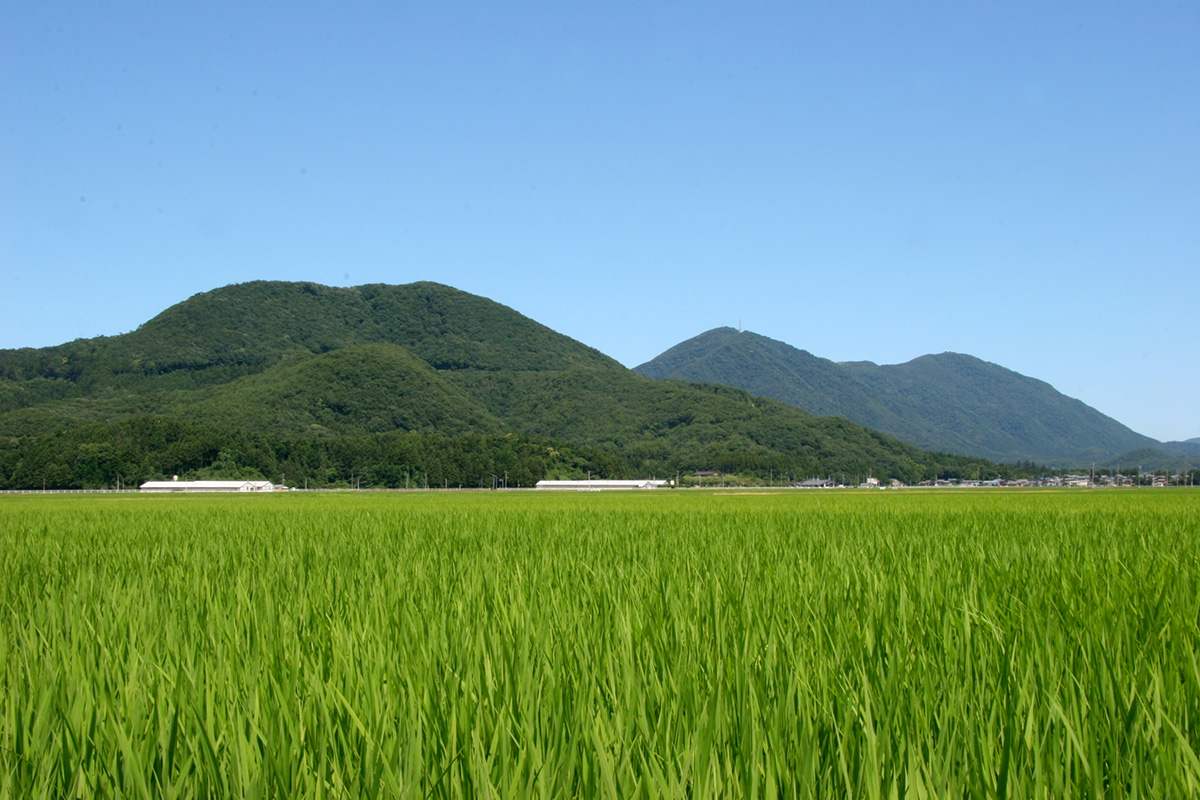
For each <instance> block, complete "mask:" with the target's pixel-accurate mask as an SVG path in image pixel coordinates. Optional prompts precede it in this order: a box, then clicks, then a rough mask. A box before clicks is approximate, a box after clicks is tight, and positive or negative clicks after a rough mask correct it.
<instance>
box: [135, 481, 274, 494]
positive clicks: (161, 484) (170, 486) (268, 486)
mask: <svg viewBox="0 0 1200 800" xmlns="http://www.w3.org/2000/svg"><path fill="white" fill-rule="evenodd" d="M138 488H139V489H141V490H142V491H143V492H273V491H275V484H273V483H271V482H270V481H146V482H145V483H143V484H142V485H141V486H139V487H138Z"/></svg>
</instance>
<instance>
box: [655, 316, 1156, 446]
mask: <svg viewBox="0 0 1200 800" xmlns="http://www.w3.org/2000/svg"><path fill="white" fill-rule="evenodd" d="M636 371H637V372H638V373H640V374H642V375H645V376H647V377H651V378H656V379H663V378H673V379H682V380H699V381H708V382H712V383H723V384H726V385H729V386H736V387H739V388H742V389H745V390H747V391H750V392H752V393H754V394H761V395H763V396H765V397H771V398H774V399H776V400H779V401H781V402H784V403H788V404H790V405H794V406H796V407H798V408H803V409H805V410H807V411H810V412H812V413H814V414H821V415H838V416H844V417H846V418H848V419H851V420H853V421H855V422H857V423H859V424H861V425H865V426H867V427H869V428H873V429H876V430H880V431H883V432H885V433H887V434H889V435H891V436H895V437H896V438H898V439H901V440H903V441H906V442H909V443H911V444H914V445H916V446H918V447H921V448H924V449H928V450H941V451H946V452H952V453H960V454H964V455H972V456H977V457H981V458H988V459H992V460H995V461H1019V460H1033V461H1039V462H1042V463H1051V464H1065V463H1086V462H1091V461H1101V462H1103V461H1107V460H1109V459H1111V458H1113V457H1115V456H1117V455H1118V454H1120V453H1124V452H1126V451H1129V450H1133V449H1135V448H1141V447H1158V446H1160V445H1159V443H1158V442H1156V441H1155V440H1153V439H1151V438H1149V437H1147V436H1142V435H1141V434H1138V433H1135V432H1134V431H1131V430H1130V429H1129V428H1126V427H1125V426H1124V425H1122V424H1120V423H1119V422H1117V421H1116V420H1114V419H1112V418H1110V417H1107V416H1105V415H1104V414H1101V413H1100V412H1099V411H1096V410H1095V409H1093V408H1091V407H1089V406H1087V405H1085V404H1084V403H1082V402H1080V401H1079V400H1075V399H1073V398H1070V397H1067V396H1066V395H1063V394H1061V393H1059V392H1058V391H1056V390H1055V389H1054V387H1053V386H1051V385H1050V384H1048V383H1045V382H1043V381H1039V380H1035V379H1033V378H1028V377H1026V376H1024V375H1020V374H1019V373H1016V372H1013V371H1012V370H1008V369H1005V368H1004V367H1000V366H998V365H996V364H991V363H989V362H986V361H982V360H980V359H978V358H975V357H973V356H969V355H962V354H959V353H942V354H940V355H926V356H921V357H920V358H916V359H913V360H912V361H909V362H907V363H905V364H894V365H884V366H880V365H877V364H873V363H871V362H869V361H855V362H844V363H836V362H833V361H829V360H828V359H824V358H818V357H817V356H814V355H812V354H811V353H808V352H806V351H804V350H800V349H797V348H795V347H792V346H791V345H788V344H785V343H783V342H779V341H776V340H774V339H769V338H767V337H765V336H760V335H758V334H755V333H750V332H748V331H747V332H739V331H737V330H735V329H733V328H717V329H715V330H711V331H708V332H707V333H703V334H701V335H699V336H697V337H695V338H693V339H689V340H688V341H686V342H683V343H681V344H679V345H676V346H675V347H672V348H671V349H669V350H667V351H666V352H664V353H663V354H662V355H660V356H658V357H657V358H655V359H653V360H652V361H650V362H648V363H646V364H643V365H641V366H639V367H637V368H636Z"/></svg>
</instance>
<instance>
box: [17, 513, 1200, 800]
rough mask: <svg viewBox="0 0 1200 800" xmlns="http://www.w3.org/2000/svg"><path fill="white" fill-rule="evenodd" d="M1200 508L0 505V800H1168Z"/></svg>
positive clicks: (1191, 774)
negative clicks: (306, 799)
mask: <svg viewBox="0 0 1200 800" xmlns="http://www.w3.org/2000/svg"><path fill="white" fill-rule="evenodd" d="M1198 626H1200V492H1195V491H1189V490H1182V489H1181V490H1170V489H1166V490H1124V491H1122V490H1109V491H1050V492H1020V491H1000V490H996V491H979V492H969V491H953V490H947V491H941V492H926V493H921V492H915V491H914V492H903V491H902V492H870V493H867V492H863V493H856V492H844V493H843V492H777V493H770V494H763V493H759V494H755V493H750V492H745V493H736V492H728V493H720V492H713V493H706V492H700V491H683V490H681V491H669V490H659V491H654V492H644V493H613V494H594V493H587V494H537V493H533V492H482V493H387V494H368V493H363V494H355V493H344V494H302V493H291V494H278V495H266V496H235V497H229V496H134V495H112V496H7V497H0V798H77V797H78V798H101V797H103V798H115V797H134V798H143V797H145V798H176V797H205V798H207V797H213V798H226V797H229V798H242V797H247V798H291V797H314V798H315V797H322V798H360V797H367V798H374V797H381V798H393V797H394V798H416V799H417V800H424V798H490V797H499V798H575V797H579V798H596V797H604V798H639V797H644V798H657V797H667V798H676V797H678V798H742V797H747V798H774V797H804V798H835V797H852V798H1068V797H1088V798H1110V797H1146V798H1151V797H1154V798H1188V797H1200V760H1198V758H1197V754H1198V753H1200V655H1198V653H1197V649H1198V645H1200V635H1198V634H1200V627H1198Z"/></svg>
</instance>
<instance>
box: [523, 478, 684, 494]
mask: <svg viewBox="0 0 1200 800" xmlns="http://www.w3.org/2000/svg"><path fill="white" fill-rule="evenodd" d="M668 483H670V481H652V480H648V479H641V480H633V481H538V482H537V488H538V489H559V490H563V491H573V492H600V491H604V490H606V489H657V488H658V487H660V486H666V485H667V484H668Z"/></svg>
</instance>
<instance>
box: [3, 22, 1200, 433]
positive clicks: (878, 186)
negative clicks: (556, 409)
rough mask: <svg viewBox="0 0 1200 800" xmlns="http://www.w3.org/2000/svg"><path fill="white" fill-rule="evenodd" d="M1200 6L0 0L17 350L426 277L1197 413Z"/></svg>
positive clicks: (520, 297)
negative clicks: (159, 319) (261, 283)
mask: <svg viewBox="0 0 1200 800" xmlns="http://www.w3.org/2000/svg"><path fill="white" fill-rule="evenodd" d="M1198 267H1200V3H1196V2H1190V1H1188V2H1181V3H1166V2H1148V3H1129V2H1120V3H1107V2H1071V3H1059V2H1028V3H1024V2H1022V3H986V2H960V1H959V0H955V1H954V2H946V3H854V2H814V3H808V2H771V3H742V2H737V3H735V2H729V3H703V2H686V3H683V2H680V3H654V2H651V3H574V2H566V3H551V2H536V3H521V2H504V3H500V2H495V3H492V2H488V3H457V2H436V3H434V2H429V3H419V2H402V3H391V2H378V3H361V2H338V3H333V2H311V3H282V2H262V3H245V2H237V3H225V2H206V3H162V2H144V3H130V2H122V1H121V0H116V1H114V2H106V3H98V2H59V1H57V0H34V1H32V2H31V1H30V0H6V2H4V3H2V4H0V347H21V346H33V347H40V346H45V345H51V344H58V343H61V342H64V341H68V340H71V339H74V338H77V337H90V336H96V335H100V334H105V335H112V334H117V333H122V332H125V331H129V330H132V329H133V328H136V327H137V326H138V325H139V324H141V323H142V322H144V321H146V320H147V319H149V318H150V317H152V316H154V315H155V314H157V313H158V312H160V311H162V310H163V309H165V308H167V307H168V306H170V305H172V304H174V303H177V302H180V301H182V300H184V299H186V298H187V297H189V296H191V295H193V294H195V293H198V292H203V291H208V290H210V289H214V288H216V287H219V286H224V285H227V284H230V283H238V282H242V281H247V280H255V279H279V280H311V281H317V282H320V283H326V284H331V285H339V286H350V285H358V284H363V283H376V282H385V283H408V282H411V281H415V280H433V281H438V282H441V283H446V284H449V285H451V286H455V287H457V288H459V289H463V290H465V291H468V292H472V293H474V294H479V295H483V296H485V297H490V298H492V299H494V300H497V301H499V302H502V303H504V304H506V305H509V306H511V307H513V308H515V309H516V310H518V311H520V312H521V313H523V314H525V315H527V316H529V317H532V318H533V319H536V320H538V321H539V322H542V323H544V324H546V325H548V326H550V327H551V328H554V329H555V330H557V331H560V332H562V333H565V334H567V335H569V336H572V337H574V338H576V339H578V340H580V341H582V342H585V343H586V344H589V345H591V346H593V347H596V348H598V349H599V350H601V351H603V352H605V353H607V354H608V355H611V356H612V357H614V358H616V359H617V360H619V361H621V362H622V363H624V364H626V365H629V366H636V365H638V364H640V363H642V362H644V361H648V360H649V359H651V358H653V357H654V356H656V355H657V354H658V353H660V352H661V351H663V350H665V349H667V348H668V347H670V346H672V345H674V344H676V343H678V342H680V341H682V340H684V339H687V338H690V337H692V336H695V335H697V334H699V333H701V332H703V331H705V330H708V329H710V328H714V327H717V326H719V325H733V326H736V325H738V324H739V322H740V324H742V325H743V326H744V327H745V328H746V329H747V330H753V331H755V332H757V333H761V334H763V335H766V336H770V337H772V338H775V339H780V340H782V341H785V342H788V343H789V344H792V345H795V346H796V347H800V348H803V349H806V350H808V351H810V352H812V353H815V354H816V355H819V356H823V357H826V358H832V359H835V360H870V361H875V362H877V363H897V362H902V361H907V360H909V359H911V358H914V357H916V356H919V355H922V354H924V353H938V352H942V351H945V350H952V351H956V352H963V353H970V354H972V355H975V356H978V357H980V358H983V359H986V360H988V361H993V362H995V363H998V364H1001V365H1003V366H1005V367H1008V368H1010V369H1014V370H1017V371H1018V372H1021V373H1023V374H1026V375H1029V376H1032V377H1035V378H1039V379H1042V380H1045V381H1048V382H1049V383H1051V384H1053V385H1054V386H1055V387H1057V388H1058V389H1059V390H1060V391H1063V392H1065V393H1066V394H1068V395H1071V396H1072V397H1077V398H1079V399H1081V400H1083V401H1084V402H1086V403H1088V404H1089V405H1091V406H1093V407H1095V408H1097V409H1099V410H1100V411H1102V412H1104V413H1106V414H1109V415H1111V416H1113V417H1115V418H1116V419H1118V420H1120V421H1121V422H1123V423H1125V424H1126V425H1129V426H1130V427H1132V428H1133V429H1134V430H1137V431H1139V432H1141V433H1144V434H1147V435H1149V436H1153V437H1155V438H1159V439H1184V438H1191V437H1195V436H1200V274H1198V273H1200V269H1198Z"/></svg>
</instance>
